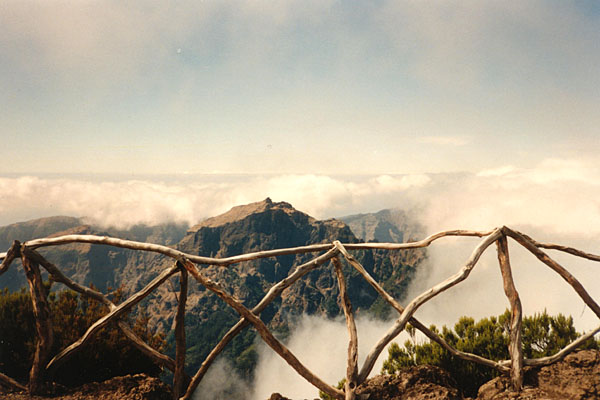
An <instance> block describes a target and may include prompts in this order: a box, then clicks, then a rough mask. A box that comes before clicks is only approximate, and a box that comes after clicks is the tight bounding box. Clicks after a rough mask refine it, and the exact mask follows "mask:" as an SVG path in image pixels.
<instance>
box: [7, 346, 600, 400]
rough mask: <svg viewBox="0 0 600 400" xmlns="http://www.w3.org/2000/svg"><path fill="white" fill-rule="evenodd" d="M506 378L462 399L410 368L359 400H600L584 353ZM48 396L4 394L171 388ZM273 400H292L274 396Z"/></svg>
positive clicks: (136, 378) (143, 396) (158, 392)
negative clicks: (515, 384) (519, 386)
mask: <svg viewBox="0 0 600 400" xmlns="http://www.w3.org/2000/svg"><path fill="white" fill-rule="evenodd" d="M508 388H509V383H508V378H506V377H499V378H496V379H493V380H491V381H490V382H488V383H486V384H485V385H483V386H482V387H481V388H480V389H479V394H478V396H477V398H476V399H466V398H463V397H462V396H461V394H460V390H459V389H458V388H457V387H456V383H455V382H454V380H453V379H452V377H451V376H450V375H449V374H448V372H446V371H444V370H442V369H440V368H437V367H431V366H417V367H413V368H409V369H407V370H406V371H404V372H403V373H402V374H399V375H393V376H376V377H374V378H372V379H369V380H368V381H366V382H365V383H364V384H363V385H361V386H360V387H359V388H358V391H357V393H358V395H359V396H358V398H359V399H361V400H366V399H369V400H422V399H427V400H587V399H600V352H598V351H595V350H584V351H579V352H577V353H574V354H571V355H569V356H567V357H566V358H565V359H564V360H563V361H561V362H558V363H556V364H554V365H550V366H547V367H543V368H539V369H531V370H529V371H527V372H526V374H525V388H524V390H523V391H522V392H521V393H512V392H510V390H509V389H508ZM51 391H52V392H53V393H52V394H49V395H47V396H44V397H42V396H29V395H28V394H26V393H17V392H7V391H6V392H2V389H1V388H0V398H2V399H6V400H25V399H33V400H44V399H49V398H52V399H57V400H98V399H105V400H168V399H171V398H172V394H171V390H170V388H169V387H168V386H167V385H166V384H164V383H163V382H161V381H160V380H159V379H157V378H151V377H148V376H146V375H142V374H138V375H128V376H124V377H118V378H113V379H110V380H108V381H105V382H102V383H90V384H86V385H84V386H82V387H80V388H77V389H67V388H60V387H55V388H53V389H52V390H51ZM270 400H289V399H287V398H286V397H285V396H282V395H281V394H278V393H274V394H273V395H272V396H271V398H270Z"/></svg>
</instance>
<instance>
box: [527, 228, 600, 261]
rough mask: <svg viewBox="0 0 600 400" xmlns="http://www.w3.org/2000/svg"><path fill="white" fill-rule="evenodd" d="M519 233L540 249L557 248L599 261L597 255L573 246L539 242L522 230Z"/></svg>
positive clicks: (599, 257)
mask: <svg viewBox="0 0 600 400" xmlns="http://www.w3.org/2000/svg"><path fill="white" fill-rule="evenodd" d="M519 234H521V235H522V236H523V237H524V238H526V239H528V240H529V241H530V242H531V243H533V244H534V245H535V247H538V248H540V249H548V250H558V251H562V252H564V253H569V254H571V255H574V256H577V257H581V258H586V259H588V260H590V261H600V256H599V255H596V254H592V253H587V252H585V251H581V250H579V249H576V248H574V247H569V246H562V245H559V244H554V243H540V242H538V241H537V240H535V239H533V238H531V237H530V236H528V235H526V234H524V233H522V232H519Z"/></svg>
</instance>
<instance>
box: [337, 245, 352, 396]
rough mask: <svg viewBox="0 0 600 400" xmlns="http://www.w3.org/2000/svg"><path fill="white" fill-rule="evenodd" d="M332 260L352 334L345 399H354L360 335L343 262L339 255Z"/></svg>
mask: <svg viewBox="0 0 600 400" xmlns="http://www.w3.org/2000/svg"><path fill="white" fill-rule="evenodd" d="M331 261H333V266H334V267H335V274H336V276H337V280H338V286H339V288H340V301H341V303H342V309H343V310H344V315H345V317H346V325H347V327H348V334H349V335H350V341H349V343H348V366H347V367H346V384H345V385H344V391H345V400H354V399H356V394H355V393H354V391H355V390H356V386H357V385H358V383H357V380H358V335H357V332H356V323H355V322H354V314H353V312H352V303H350V299H349V298H348V292H347V290H346V281H345V279H344V273H343V272H342V263H341V261H340V259H339V256H336V257H334V258H332V259H331Z"/></svg>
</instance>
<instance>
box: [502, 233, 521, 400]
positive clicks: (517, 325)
mask: <svg viewBox="0 0 600 400" xmlns="http://www.w3.org/2000/svg"><path fill="white" fill-rule="evenodd" d="M496 246H497V251H498V263H499V264H500V271H501V273H502V281H503V283H504V293H506V297H508V300H509V301H510V311H511V318H510V344H509V346H508V352H509V354H510V359H511V369H510V380H511V386H512V390H513V391H515V392H520V391H521V389H522V388H523V347H522V339H521V334H522V332H521V324H522V319H523V310H522V308H521V299H519V293H518V292H517V288H516V287H515V282H514V280H513V277H512V271H511V267H510V258H509V255H508V241H507V240H506V236H504V235H502V236H501V237H500V239H498V240H497V241H496Z"/></svg>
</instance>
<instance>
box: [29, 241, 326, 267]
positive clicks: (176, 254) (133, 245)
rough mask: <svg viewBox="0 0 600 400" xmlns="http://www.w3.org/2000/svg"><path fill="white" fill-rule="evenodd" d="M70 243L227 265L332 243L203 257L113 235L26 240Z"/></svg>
mask: <svg viewBox="0 0 600 400" xmlns="http://www.w3.org/2000/svg"><path fill="white" fill-rule="evenodd" d="M69 243H91V244H100V245H108V246H114V247H120V248H124V249H131V250H141V251H150V252H154V253H159V254H163V255H165V256H167V257H171V258H173V259H176V260H179V259H181V258H185V259H187V260H190V261H192V262H194V263H197V264H207V265H221V266H227V265H231V264H234V263H239V262H242V261H250V260H256V259H259V258H266V257H276V256H282V255H288V254H299V253H309V252H319V251H323V250H328V249H330V248H331V244H316V245H310V246H300V247H294V248H288V249H276V250H266V251H259V252H256V253H248V254H242V255H239V256H233V257H227V258H212V257H202V256H197V255H194V254H188V253H184V252H181V251H179V250H176V249H173V248H171V247H167V246H162V245H159V244H153V243H146V242H136V241H134V240H125V239H118V238H113V237H109V236H96V235H65V236H57V237H53V238H43V239H35V240H29V241H27V242H25V244H26V245H27V247H29V248H32V249H36V248H39V247H45V246H58V245H65V244H69Z"/></svg>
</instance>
